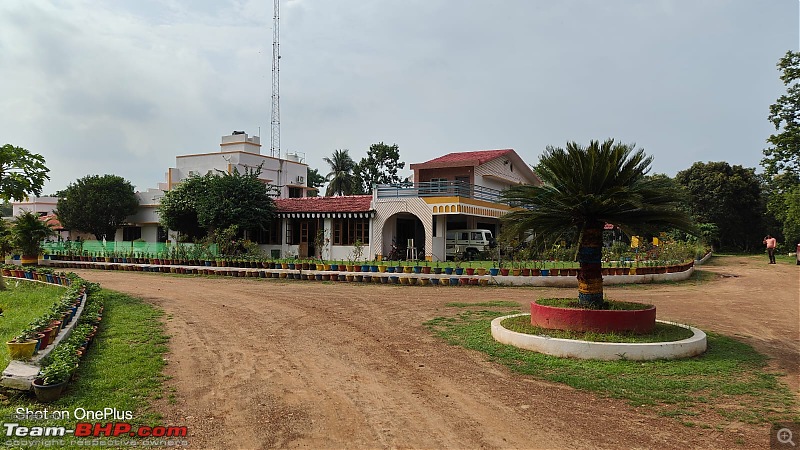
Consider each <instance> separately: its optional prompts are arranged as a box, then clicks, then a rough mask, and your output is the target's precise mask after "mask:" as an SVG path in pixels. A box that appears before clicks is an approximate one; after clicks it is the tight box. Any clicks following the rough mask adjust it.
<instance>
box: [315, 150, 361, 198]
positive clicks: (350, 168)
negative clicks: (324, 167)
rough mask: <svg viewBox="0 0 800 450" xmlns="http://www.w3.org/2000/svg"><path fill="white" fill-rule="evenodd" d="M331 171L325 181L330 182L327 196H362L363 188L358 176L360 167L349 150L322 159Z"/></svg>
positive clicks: (337, 151) (336, 151)
mask: <svg viewBox="0 0 800 450" xmlns="http://www.w3.org/2000/svg"><path fill="white" fill-rule="evenodd" d="M322 159H323V160H324V161H325V162H326V163H328V166H330V169H331V171H330V172H328V175H327V176H326V177H325V179H326V180H327V181H328V188H327V189H326V190H325V196H326V197H330V196H333V195H353V194H362V193H363V191H362V186H361V181H360V179H359V177H358V176H357V175H356V172H357V170H358V166H357V165H356V163H355V161H353V158H351V157H350V154H349V152H348V151H347V150H334V152H333V155H331V157H330V158H328V157H327V156H326V157H325V158H322Z"/></svg>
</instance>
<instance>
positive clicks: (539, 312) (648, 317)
mask: <svg viewBox="0 0 800 450" xmlns="http://www.w3.org/2000/svg"><path fill="white" fill-rule="evenodd" d="M531 324H532V325H533V326H539V327H542V328H550V329H556V330H572V331H594V332H598V333H610V332H634V333H637V334H646V333H650V332H652V331H653V328H655V326H656V307H655V306H653V307H651V308H649V309H641V310H635V311H620V310H613V311H611V310H594V309H578V308H558V307H555V306H544V305H539V304H537V303H536V302H535V301H534V302H531Z"/></svg>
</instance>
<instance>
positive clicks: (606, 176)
mask: <svg viewBox="0 0 800 450" xmlns="http://www.w3.org/2000/svg"><path fill="white" fill-rule="evenodd" d="M652 161H653V158H652V157H649V156H646V155H645V153H644V150H641V149H640V150H634V146H633V145H626V144H620V143H615V142H614V140H613V139H608V140H606V141H605V142H603V143H600V142H599V141H591V142H590V143H589V145H588V146H587V147H583V146H581V145H579V144H577V143H575V142H568V143H567V146H566V150H565V149H562V148H555V147H547V149H546V150H545V152H544V154H542V156H541V158H540V159H539V164H538V166H537V167H536V171H537V173H538V174H539V178H540V179H541V180H542V183H543V184H541V185H538V186H537V185H518V186H513V187H511V188H509V189H506V190H505V191H503V194H502V195H503V197H504V198H505V200H507V201H508V202H509V203H510V204H511V205H515V206H519V207H521V208H519V209H516V210H514V211H512V212H510V213H509V214H506V215H505V216H504V217H503V223H504V224H505V225H506V227H508V230H509V232H510V233H512V234H514V235H517V236H527V237H529V238H530V239H531V240H532V241H539V243H540V244H539V245H540V246H541V247H544V244H549V243H553V242H559V241H561V240H565V239H566V238H567V237H568V236H575V239H574V241H573V242H575V243H577V244H578V245H579V247H578V248H577V250H578V251H577V252H576V254H577V255H578V261H579V262H580V263H581V269H580V270H581V273H580V275H579V278H580V279H581V280H582V283H584V284H586V285H591V286H592V291H591V292H586V291H579V294H578V297H579V300H580V301H581V303H585V304H587V306H590V307H592V308H601V307H602V306H603V301H602V286H603V278H602V276H601V273H600V265H599V263H600V260H599V256H600V255H599V253H598V252H599V249H600V248H602V246H603V227H604V225H605V224H607V223H608V224H613V225H616V226H617V227H619V228H620V229H622V230H623V231H624V232H626V233H628V234H631V235H633V234H654V233H657V232H659V231H665V230H666V229H668V228H677V229H680V230H684V231H687V232H689V233H695V232H696V231H695V228H694V226H693V224H692V222H691V220H690V219H689V217H688V215H687V214H686V213H685V212H684V210H683V209H682V206H683V204H682V202H681V195H680V191H679V190H678V189H677V188H676V185H675V184H674V183H673V182H672V181H671V180H669V178H667V177H648V176H647V173H648V171H649V170H650V164H651V163H652ZM562 247H566V246H562ZM581 255H584V256H581ZM554 256H555V255H554ZM558 257H561V258H565V259H567V256H566V255H558ZM573 258H574V257H571V258H569V259H567V260H572V259H573Z"/></svg>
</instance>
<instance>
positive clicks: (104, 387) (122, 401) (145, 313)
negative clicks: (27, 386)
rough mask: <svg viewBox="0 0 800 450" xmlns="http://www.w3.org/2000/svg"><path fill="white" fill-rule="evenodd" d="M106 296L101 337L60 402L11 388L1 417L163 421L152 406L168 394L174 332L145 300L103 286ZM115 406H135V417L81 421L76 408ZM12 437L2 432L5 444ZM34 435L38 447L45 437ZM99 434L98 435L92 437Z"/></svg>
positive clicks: (72, 441) (62, 422)
mask: <svg viewBox="0 0 800 450" xmlns="http://www.w3.org/2000/svg"><path fill="white" fill-rule="evenodd" d="M93 295H96V296H99V297H101V300H102V301H103V302H104V306H105V310H104V313H103V321H102V322H101V324H100V329H99V331H98V334H97V336H96V337H95V340H94V342H93V344H92V346H91V347H90V348H89V349H88V353H87V355H86V356H85V357H84V359H83V360H82V361H81V364H80V366H79V367H78V370H77V372H76V376H75V379H74V380H73V381H72V382H70V384H69V385H68V387H67V390H66V392H65V394H64V396H62V397H61V398H60V399H59V400H58V401H56V402H54V403H50V404H47V405H44V404H40V403H38V402H36V398H35V397H34V396H33V395H32V394H26V393H20V392H17V391H5V392H3V395H2V396H0V416H2V417H4V418H6V419H5V421H6V422H8V421H11V419H8V418H9V417H11V415H12V414H16V413H17V411H18V408H22V410H23V411H24V410H25V409H28V410H31V411H43V410H45V409H47V410H48V411H51V412H52V411H68V412H69V413H70V418H69V419H52V418H48V419H47V420H26V419H23V420H17V419H14V420H13V422H16V423H19V424H20V425H22V426H32V425H37V426H47V427H50V426H65V427H67V428H68V429H69V428H74V425H75V424H76V423H77V422H102V423H107V422H114V421H116V422H122V421H126V422H131V423H133V424H135V425H148V426H154V425H160V421H161V415H160V414H159V413H158V412H157V411H153V410H150V409H149V408H148V404H149V402H150V401H151V400H152V399H155V398H160V397H161V396H163V392H162V390H163V389H162V383H163V381H164V379H165V377H164V375H162V369H163V367H164V365H165V360H164V356H163V355H164V353H165V352H166V351H167V345H166V344H167V341H168V336H166V335H165V334H164V326H163V323H162V322H161V319H162V317H163V313H162V312H160V311H159V310H157V309H155V308H154V307H152V306H150V305H147V304H146V303H144V302H143V301H141V300H140V299H137V298H134V297H130V296H127V295H124V294H120V293H117V292H113V291H108V290H101V291H100V292H98V293H96V294H93ZM105 408H115V409H116V411H119V412H123V411H132V413H133V414H132V415H133V418H132V419H131V420H127V419H125V418H123V419H120V418H119V417H117V418H114V417H108V418H103V417H100V418H99V419H97V420H90V418H84V419H83V420H80V419H78V418H76V417H75V413H76V412H78V413H80V412H81V411H84V410H85V411H97V410H104V409H105ZM7 439H10V438H9V437H6V436H5V435H4V434H3V435H2V436H0V446H3V445H5V444H6V442H5V441H6V440H7ZM15 439H17V440H19V439H23V440H24V439H29V440H28V442H29V443H30V444H31V446H34V447H35V445H34V444H36V443H37V442H38V441H37V440H41V439H43V438H36V437H32V438H15ZM79 439H80V441H81V442H82V443H86V439H89V438H72V437H65V438H63V443H64V445H59V446H58V447H59V448H83V447H84V446H85V445H84V446H79V445H77V444H76V442H78V440H79ZM91 439H96V438H91Z"/></svg>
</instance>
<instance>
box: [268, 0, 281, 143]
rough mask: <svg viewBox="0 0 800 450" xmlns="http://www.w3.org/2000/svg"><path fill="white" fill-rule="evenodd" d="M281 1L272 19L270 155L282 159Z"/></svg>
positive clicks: (277, 0) (277, 2) (277, 3)
mask: <svg viewBox="0 0 800 450" xmlns="http://www.w3.org/2000/svg"><path fill="white" fill-rule="evenodd" d="M280 9H281V0H275V6H274V9H273V11H274V13H273V17H272V118H271V120H270V124H271V131H270V138H271V144H270V148H269V151H270V155H271V156H273V157H274V156H275V154H276V153H277V156H278V158H280V157H281V82H280V72H281V69H280V65H281V51H280V50H281V44H280V34H281V33H280Z"/></svg>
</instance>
